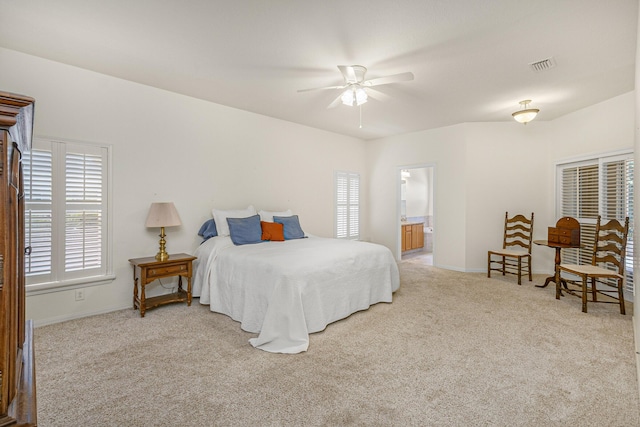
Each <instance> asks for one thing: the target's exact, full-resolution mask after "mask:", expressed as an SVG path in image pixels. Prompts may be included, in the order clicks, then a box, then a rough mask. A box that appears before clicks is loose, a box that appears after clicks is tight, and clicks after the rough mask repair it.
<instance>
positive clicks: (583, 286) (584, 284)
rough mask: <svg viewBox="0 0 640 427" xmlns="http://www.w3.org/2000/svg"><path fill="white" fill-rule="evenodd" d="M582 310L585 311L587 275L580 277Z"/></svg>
mask: <svg viewBox="0 0 640 427" xmlns="http://www.w3.org/2000/svg"><path fill="white" fill-rule="evenodd" d="M582 312H583V313H586V312H587V277H586V276H584V277H583V278H582Z"/></svg>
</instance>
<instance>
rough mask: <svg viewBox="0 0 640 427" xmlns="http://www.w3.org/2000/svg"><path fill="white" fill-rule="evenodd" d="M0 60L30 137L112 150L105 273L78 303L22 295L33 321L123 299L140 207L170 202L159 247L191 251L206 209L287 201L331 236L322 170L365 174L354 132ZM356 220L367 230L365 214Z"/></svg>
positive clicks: (3, 80) (63, 297) (5, 86)
mask: <svg viewBox="0 0 640 427" xmlns="http://www.w3.org/2000/svg"><path fill="white" fill-rule="evenodd" d="M0 63H2V64H3V67H2V70H1V71H0V73H1V75H0V84H1V85H2V88H1V89H2V90H4V91H9V92H14V93H21V94H25V95H29V96H32V97H34V98H35V99H36V107H35V108H36V109H35V117H36V119H35V130H34V133H35V135H36V136H48V137H55V138H60V139H64V140H76V141H87V142H100V143H107V144H111V145H112V146H113V196H114V199H113V204H114V218H113V237H114V239H113V240H114V248H113V254H114V272H115V274H116V280H115V281H114V282H112V283H110V284H108V285H102V286H92V287H88V288H86V289H85V300H84V301H80V302H76V301H75V298H74V292H73V291H61V292H54V293H48V294H42V295H29V296H28V297H27V317H29V318H32V319H34V320H35V321H36V324H45V323H49V322H54V321H59V320H64V319H68V318H72V317H79V316H83V315H87V314H92V313H99V312H104V311H111V310H114V309H119V308H125V307H130V306H131V304H132V271H131V267H130V265H129V263H128V259H130V258H136V257H142V256H152V255H154V254H155V253H156V252H157V250H158V236H157V235H158V230H155V229H152V230H147V229H145V227H144V221H145V218H146V215H147V211H148V208H149V205H150V203H151V202H154V201H173V202H174V203H175V205H176V208H177V209H178V212H179V214H180V216H181V218H182V222H183V225H182V226H181V227H177V228H170V229H167V250H168V252H170V253H171V252H189V253H192V252H193V250H194V249H195V248H196V247H197V245H198V243H199V242H200V239H199V238H198V236H197V235H196V233H197V231H198V229H199V227H200V225H201V224H202V222H203V221H204V220H206V219H208V218H209V217H210V215H211V209H212V208H213V207H218V208H222V209H230V208H241V207H246V206H247V205H248V204H254V205H255V206H256V208H258V209H267V210H284V209H287V208H290V209H292V210H293V211H294V212H295V213H297V214H299V215H300V219H301V225H302V227H303V229H304V230H305V231H306V232H309V233H312V234H316V235H320V236H332V235H333V217H334V213H333V207H334V203H333V194H334V193H333V171H334V170H335V169H339V170H349V171H355V172H359V173H360V174H361V176H366V168H365V143H364V142H363V141H361V140H359V139H356V138H351V137H346V136H341V135H337V134H332V133H329V132H324V131H320V130H317V129H312V128H308V127H305V126H301V125H297V124H293V123H290V122H286V121H282V120H277V119H273V118H269V117H265V116H260V115H257V114H252V113H248V112H245V111H240V110H236V109H233V108H228V107H224V106H221V105H217V104H213V103H210V102H205V101H202V100H198V99H194V98H190V97H186V96H181V95H177V94H174V93H171V92H167V91H163V90H159V89H156V88H153V87H149V86H144V85H140V84H136V83H132V82H128V81H124V80H120V79H117V78H113V77H109V76H106V75H102V74H98V73H94V72H91V71H87V70H82V69H79V68H75V67H71V66H67V65H63V64H59V63H55V62H52V61H48V60H45V59H41V58H37V57H33V56H29V55H25V54H22V53H18V52H15V51H11V50H6V49H0ZM362 184H363V197H362V202H363V212H366V208H367V197H366V195H367V186H366V182H363V183H362ZM363 227H364V230H363V232H364V233H365V235H366V233H367V231H366V218H365V221H364V224H363ZM151 291H152V292H151V294H153V290H151ZM156 292H161V289H160V288H159V287H158V288H157V289H156Z"/></svg>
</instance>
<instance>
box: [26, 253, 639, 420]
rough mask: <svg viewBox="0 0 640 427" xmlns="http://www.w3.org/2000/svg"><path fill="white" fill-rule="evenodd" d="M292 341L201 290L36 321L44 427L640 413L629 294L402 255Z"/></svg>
mask: <svg viewBox="0 0 640 427" xmlns="http://www.w3.org/2000/svg"><path fill="white" fill-rule="evenodd" d="M400 274H401V288H400V290H399V291H398V292H396V294H395V295H394V301H393V303H391V304H385V303H381V304H377V305H375V306H373V307H371V308H370V309H369V310H366V311H362V312H359V313H356V314H354V315H352V316H350V317H348V318H347V319H344V320H342V321H339V322H336V323H333V324H331V325H329V326H328V327H327V328H326V330H325V331H323V332H319V333H316V334H312V335H311V342H310V346H309V351H307V352H305V353H300V354H297V355H283V354H271V353H267V352H264V351H261V350H257V349H254V348H253V347H252V346H251V345H250V344H249V343H248V339H249V338H251V337H254V336H255V334H250V333H247V332H243V331H242V330H241V329H240V325H239V323H237V322H235V321H233V320H231V319H230V318H228V317H226V316H224V315H221V314H216V313H212V312H210V311H209V308H208V307H207V306H202V305H200V304H199V303H198V300H197V299H195V300H194V303H193V305H192V306H191V307H187V306H186V305H185V304H172V305H167V306H163V307H160V308H157V309H154V310H150V311H148V312H147V314H146V317H145V318H140V316H139V313H138V312H137V311H134V310H133V309H131V310H122V311H118V312H113V313H108V314H104V315H99V316H93V317H88V318H83V319H78V320H73V321H68V322H64V323H59V324H55V325H49V326H44V327H39V328H36V330H35V351H36V368H37V390H38V396H37V398H38V419H39V426H41V427H49V426H85V427H86V426H175V425H180V426H351V425H359V426H561V425H562V426H605V425H606V426H637V425H640V417H639V398H638V382H637V379H636V368H635V353H634V346H633V332H632V322H631V317H632V315H631V313H632V307H631V305H630V304H629V305H628V307H627V308H628V310H627V313H628V314H627V315H626V316H622V315H620V314H619V312H618V308H617V307H616V306H615V305H608V304H607V305H605V304H598V305H595V304H590V305H589V313H587V314H585V313H582V312H581V311H580V300H579V299H578V298H575V297H571V296H567V297H564V298H562V299H561V300H560V301H557V300H556V299H555V289H554V288H553V286H549V287H547V288H536V287H534V284H536V283H538V284H539V283H542V282H543V281H544V277H543V276H539V277H538V276H535V278H534V282H528V281H526V280H524V281H523V284H522V286H518V285H517V284H516V283H515V278H513V277H509V276H507V277H505V278H503V277H502V276H497V277H496V278H491V279H487V278H486V275H484V274H471V273H458V272H452V271H447V270H442V269H438V268H435V267H431V266H425V265H422V264H420V263H419V262H412V261H411V260H409V261H403V262H401V263H400Z"/></svg>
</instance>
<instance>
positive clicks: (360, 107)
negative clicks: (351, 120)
mask: <svg viewBox="0 0 640 427" xmlns="http://www.w3.org/2000/svg"><path fill="white" fill-rule="evenodd" d="M358 108H359V109H360V129H362V105H359V106H358Z"/></svg>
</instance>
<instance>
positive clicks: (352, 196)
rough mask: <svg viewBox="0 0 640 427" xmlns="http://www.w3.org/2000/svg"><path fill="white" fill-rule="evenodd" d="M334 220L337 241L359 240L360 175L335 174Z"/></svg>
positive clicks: (349, 173) (348, 173)
mask: <svg viewBox="0 0 640 427" xmlns="http://www.w3.org/2000/svg"><path fill="white" fill-rule="evenodd" d="M335 193H336V219H335V224H336V226H335V236H336V237H337V238H338V239H359V238H360V175H358V174H357V173H351V172H336V173H335Z"/></svg>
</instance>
